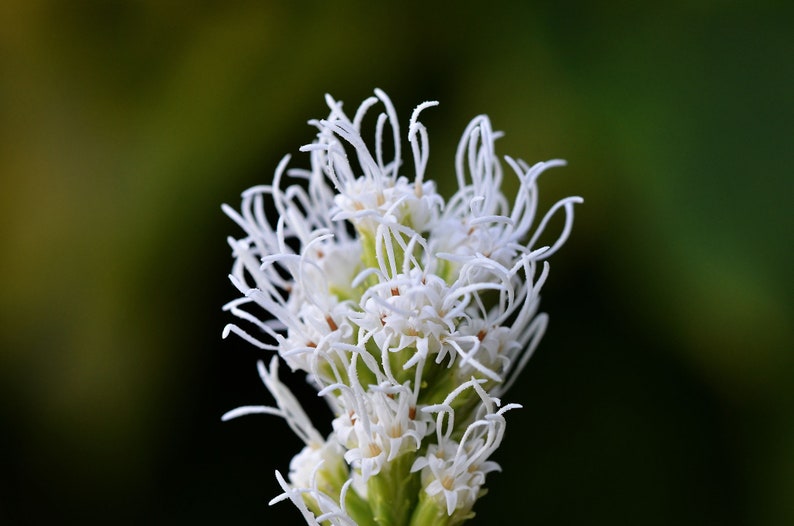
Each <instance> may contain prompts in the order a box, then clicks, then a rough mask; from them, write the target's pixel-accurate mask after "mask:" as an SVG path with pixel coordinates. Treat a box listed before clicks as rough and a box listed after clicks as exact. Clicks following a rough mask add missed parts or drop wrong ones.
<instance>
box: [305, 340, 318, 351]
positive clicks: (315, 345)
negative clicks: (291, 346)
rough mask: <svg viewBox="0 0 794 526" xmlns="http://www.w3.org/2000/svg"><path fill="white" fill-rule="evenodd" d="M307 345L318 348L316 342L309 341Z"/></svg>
mask: <svg viewBox="0 0 794 526" xmlns="http://www.w3.org/2000/svg"><path fill="white" fill-rule="evenodd" d="M306 347H311V348H312V349H316V348H317V344H316V343H314V342H309V343H307V344H306Z"/></svg>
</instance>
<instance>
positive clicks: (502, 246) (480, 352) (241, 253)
mask: <svg viewBox="0 0 794 526" xmlns="http://www.w3.org/2000/svg"><path fill="white" fill-rule="evenodd" d="M326 101H327V103H328V106H329V108H330V114H329V115H328V117H327V118H326V119H323V120H317V121H311V124H312V125H314V126H315V127H316V128H317V129H318V134H317V138H316V140H315V141H314V142H313V143H312V144H309V145H307V146H304V147H303V148H301V150H302V151H303V152H307V153H308V154H309V157H310V168H309V169H288V168H287V165H288V163H289V157H285V158H284V160H282V162H281V163H280V164H279V165H278V167H277V169H276V173H275V176H274V180H273V184H272V185H263V186H258V187H254V188H252V189H250V190H248V191H246V192H245V193H243V199H242V206H241V208H240V211H239V212H237V211H236V210H234V209H232V208H231V207H228V206H225V205H224V211H225V212H226V213H227V214H228V215H229V216H230V217H231V218H232V219H233V220H234V221H235V222H236V223H237V224H238V225H239V226H240V228H241V229H242V230H243V232H244V235H243V236H242V237H241V238H239V239H235V238H229V244H230V246H231V248H232V253H233V256H234V258H235V263H234V266H233V268H232V273H231V276H230V278H231V280H232V283H233V284H234V285H235V287H236V288H237V289H238V290H239V291H240V293H241V295H242V296H241V297H240V298H238V299H236V300H233V301H231V302H229V303H228V304H227V305H226V307H225V309H226V310H228V311H230V312H231V313H232V314H233V315H235V316H236V317H238V318H239V319H240V320H242V321H244V322H246V323H247V324H249V325H251V326H252V327H253V331H251V330H250V329H249V330H246V329H243V328H241V327H240V326H238V325H236V324H230V325H228V326H227V327H226V329H225V331H224V335H228V334H230V333H235V334H237V335H239V336H240V337H242V338H244V339H245V340H247V341H249V342H251V343H252V344H254V345H255V346H257V347H259V348H261V349H263V350H266V351H273V352H275V353H277V357H274V358H273V360H271V365H270V367H269V368H268V367H265V366H264V365H263V364H262V363H260V373H261V376H262V379H263V381H264V383H265V386H266V387H267V388H268V390H269V391H270V392H271V394H272V395H273V397H274V398H275V400H276V405H277V407H276V408H271V407H244V408H240V409H238V410H235V411H232V412H230V413H228V414H227V415H226V417H228V418H231V417H234V416H239V415H241V414H246V413H253V412H259V413H269V414H276V415H279V416H282V417H284V418H285V419H286V420H287V422H288V423H289V425H290V426H291V427H292V428H293V430H294V431H295V432H296V433H297V434H298V435H299V436H300V437H301V438H302V439H303V440H304V442H305V443H306V447H305V448H304V450H303V451H302V452H300V453H299V454H298V455H297V456H296V457H295V458H294V459H293V461H292V463H291V465H290V473H289V481H287V480H285V479H284V478H283V477H282V476H281V475H280V474H277V477H278V480H279V483H280V484H281V485H282V488H283V489H284V493H283V494H282V496H281V497H279V498H276V499H274V501H278V500H283V499H286V498H289V499H290V500H292V501H293V502H294V503H295V504H296V506H297V507H298V508H299V509H300V511H301V513H302V514H303V516H304V518H305V519H306V521H307V522H308V523H309V524H319V523H321V522H323V521H328V522H330V523H331V524H355V523H360V522H364V523H370V522H372V521H373V520H374V521H375V522H384V523H385V522H388V523H390V524H409V523H410V524H417V525H419V524H429V523H430V522H433V523H437V524H441V525H444V524H450V525H452V524H460V523H462V522H463V521H465V520H466V519H467V518H469V517H471V516H472V511H471V510H472V507H473V505H474V503H475V501H476V500H477V498H478V496H479V495H480V494H481V493H482V488H483V485H484V483H485V478H486V475H487V473H489V472H491V471H494V470H497V469H498V465H497V464H495V463H494V462H493V461H492V460H490V458H491V456H492V454H493V453H494V451H495V450H496V449H497V448H498V446H499V444H500V443H501V440H502V437H503V435H504V431H505V426H506V420H505V418H504V413H505V412H506V411H508V410H509V409H512V408H515V407H518V406H517V405H515V404H508V405H505V406H503V407H502V406H501V402H500V400H499V397H500V396H502V395H503V394H504V393H505V391H506V390H507V389H508V388H509V387H510V385H511V384H512V383H513V381H514V380H515V378H516V376H517V375H518V373H519V372H520V371H521V369H523V367H524V366H525V365H526V362H527V360H528V359H529V357H530V356H531V354H532V352H533V351H534V349H535V347H536V346H537V344H538V342H539V340H540V338H541V337H542V335H543V332H544V330H545V327H546V320H547V318H546V316H545V315H544V314H539V313H538V304H539V293H540V289H541V287H542V285H543V283H544V281H545V279H546V276H547V275H548V263H547V262H546V259H548V258H549V257H550V256H551V255H552V254H553V253H554V252H556V251H557V250H558V249H559V248H560V247H561V246H562V244H563V243H564V242H565V240H566V239H567V237H568V235H569V233H570V230H571V227H572V222H573V205H574V204H575V203H577V202H580V201H581V199H580V198H578V197H570V198H566V199H563V200H561V201H559V202H558V203H556V204H555V205H554V206H552V207H551V209H550V210H548V211H547V212H546V213H545V214H543V215H542V217H539V215H538V189H537V181H538V178H539V176H540V175H541V173H543V172H544V171H545V170H546V169H548V168H551V167H555V166H560V165H562V164H564V163H563V162H562V161H548V162H546V163H538V164H535V165H531V166H530V165H528V164H526V163H524V162H523V161H521V160H515V159H512V158H510V157H505V159H504V160H505V163H506V164H507V166H508V167H509V169H510V172H512V174H513V175H514V176H515V177H516V178H517V179H518V183H519V190H518V193H517V195H516V197H515V199H514V200H512V202H511V200H509V199H508V198H507V197H506V196H505V195H504V194H503V193H502V192H501V189H500V188H501V182H502V179H503V177H504V174H503V169H502V163H501V162H500V160H499V158H498V157H497V156H496V154H495V148H494V146H495V141H496V139H497V138H498V136H499V134H498V133H495V132H494V131H493V130H492V129H491V124H490V121H489V120H488V118H487V117H486V116H479V117H476V118H475V119H474V120H472V122H471V123H470V124H469V126H468V127H467V128H466V130H465V132H464V134H463V137H462V138H461V140H460V143H459V146H458V150H457V154H456V158H455V163H454V164H455V172H456V175H457V180H458V191H457V192H456V193H455V194H454V195H453V196H452V197H451V198H450V199H449V200H448V201H446V200H444V199H443V197H442V196H440V195H439V194H438V193H437V191H436V187H435V184H434V183H433V182H432V181H426V180H425V169H426V166H427V160H428V155H429V142H428V134H427V130H426V129H425V127H424V126H423V125H422V123H421V122H420V121H419V116H420V113H421V112H422V111H423V110H425V109H427V108H428V107H431V106H434V105H435V104H436V103H435V102H426V103H424V104H421V105H419V106H418V107H417V108H416V110H414V112H413V114H412V116H411V118H410V121H409V124H408V133H407V137H408V146H409V148H410V156H411V158H412V161H413V163H412V169H410V170H409V169H408V168H407V165H406V163H405V162H404V159H403V149H402V142H401V139H400V137H401V133H400V128H399V123H398V120H397V116H396V112H395V110H394V108H393V106H392V104H391V101H390V100H389V98H388V97H387V96H386V94H385V93H383V92H382V91H380V90H376V91H375V97H371V98H369V99H367V100H365V101H364V103H363V104H362V105H361V106H360V107H359V108H358V109H357V111H356V112H355V114H354V115H353V116H352V118H350V117H348V116H347V115H346V114H345V113H344V111H343V110H342V104H341V103H339V102H337V101H335V100H333V99H332V98H330V97H327V98H326ZM377 104H380V105H382V107H383V108H384V111H383V112H381V113H379V114H378V115H377V117H376V119H375V142H374V144H375V147H374V151H373V150H371V149H370V148H369V147H368V146H367V143H366V141H365V140H364V138H363V135H362V133H363V132H362V130H363V128H364V122H365V120H366V117H367V116H368V113H369V111H370V110H371V109H372V108H373V107H374V106H375V105H377ZM387 138H389V139H391V141H392V144H393V146H392V147H391V148H390V149H389V151H390V152H391V155H389V157H388V158H386V154H385V153H384V152H385V150H384V148H383V145H384V142H385V141H386V140H387ZM288 178H292V179H293V180H294V183H293V184H284V181H285V180H286V179H288ZM557 212H561V213H563V214H564V218H565V221H564V227H563V229H562V232H561V233H559V235H558V236H557V238H556V240H555V241H554V242H553V243H552V244H551V245H550V246H538V242H539V239H540V237H541V235H542V234H543V232H544V230H545V229H546V227H547V225H548V223H549V220H550V218H551V217H552V216H553V215H554V214H556V213H557ZM279 358H280V359H283V360H284V361H285V362H286V363H287V364H288V365H289V366H290V367H291V368H292V369H293V370H301V371H304V372H305V373H306V374H307V377H308V379H309V381H310V382H311V383H312V384H313V385H314V386H315V387H316V388H317V391H318V394H319V395H320V396H322V397H323V398H325V399H326V400H327V402H328V404H329V406H330V407H331V409H332V411H333V412H334V420H333V431H332V432H331V434H330V435H329V436H328V437H323V436H321V435H320V433H318V432H317V431H316V429H315V428H314V427H313V426H312V425H311V423H310V422H309V419H308V417H306V415H305V413H304V412H303V410H302V409H301V408H300V405H299V403H298V402H297V400H296V399H295V397H294V396H293V395H292V394H291V393H290V392H289V390H288V389H287V388H286V386H284V384H282V383H281V382H280V381H279V380H278V374H277V369H278V360H279Z"/></svg>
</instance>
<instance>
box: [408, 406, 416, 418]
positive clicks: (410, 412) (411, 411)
mask: <svg viewBox="0 0 794 526" xmlns="http://www.w3.org/2000/svg"><path fill="white" fill-rule="evenodd" d="M408 418H410V419H411V420H413V419H415V418H416V406H414V405H412V406H411V407H409V408H408Z"/></svg>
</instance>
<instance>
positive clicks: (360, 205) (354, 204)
mask: <svg viewBox="0 0 794 526" xmlns="http://www.w3.org/2000/svg"><path fill="white" fill-rule="evenodd" d="M353 208H355V209H356V210H364V205H362V204H361V203H359V202H358V201H356V202H355V203H353Z"/></svg>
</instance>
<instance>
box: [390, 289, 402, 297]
mask: <svg viewBox="0 0 794 526" xmlns="http://www.w3.org/2000/svg"><path fill="white" fill-rule="evenodd" d="M391 295H392V296H399V295H400V289H398V288H397V287H392V288H391Z"/></svg>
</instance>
